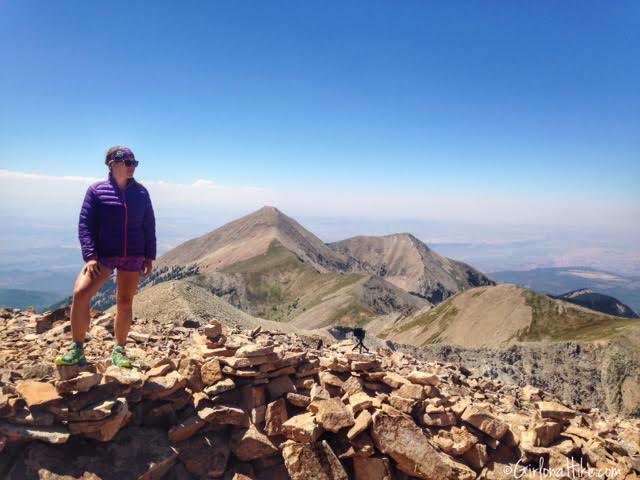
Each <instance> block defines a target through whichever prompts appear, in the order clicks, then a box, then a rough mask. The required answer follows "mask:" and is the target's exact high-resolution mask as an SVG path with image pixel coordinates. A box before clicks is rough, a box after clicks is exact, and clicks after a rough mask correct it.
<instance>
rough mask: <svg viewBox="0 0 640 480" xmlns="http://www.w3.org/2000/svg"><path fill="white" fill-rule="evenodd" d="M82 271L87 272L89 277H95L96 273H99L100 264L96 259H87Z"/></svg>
mask: <svg viewBox="0 0 640 480" xmlns="http://www.w3.org/2000/svg"><path fill="white" fill-rule="evenodd" d="M82 272H83V273H84V274H87V273H88V274H89V275H91V278H92V279H93V278H96V277H97V276H98V275H100V264H99V263H98V261H97V260H89V261H88V262H87V263H86V264H85V266H84V269H83V270H82Z"/></svg>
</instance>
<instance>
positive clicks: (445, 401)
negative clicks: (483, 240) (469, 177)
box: [0, 309, 640, 480]
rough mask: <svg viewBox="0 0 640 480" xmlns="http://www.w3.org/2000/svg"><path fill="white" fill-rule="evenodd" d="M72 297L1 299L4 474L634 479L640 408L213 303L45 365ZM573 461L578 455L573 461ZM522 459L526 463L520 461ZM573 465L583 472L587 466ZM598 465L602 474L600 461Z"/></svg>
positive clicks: (103, 319)
mask: <svg viewBox="0 0 640 480" xmlns="http://www.w3.org/2000/svg"><path fill="white" fill-rule="evenodd" d="M66 313H67V312H65V311H64V310H61V311H59V312H50V313H48V314H46V315H37V314H35V313H33V312H22V311H19V310H16V309H3V310H0V322H1V325H2V326H1V328H0V352H2V358H3V359H4V360H5V361H4V362H3V366H2V369H0V387H1V393H0V476H2V477H3V478H8V479H23V478H26V479H30V478H39V479H65V480H68V479H74V478H83V479H111V478H114V479H116V478H117V479H119V480H123V479H129V478H133V479H147V480H148V479H160V478H166V479H195V478H229V479H232V478H233V479H237V480H240V479H252V478H256V479H257V478H269V479H274V478H275V479H277V478H283V479H286V478H292V479H305V480H306V479H310V478H313V479H347V478H356V479H367V480H370V479H372V480H375V479H392V478H396V479H409V478H422V479H438V480H439V479H452V480H453V479H499V478H505V479H506V478H539V475H540V474H541V473H543V472H545V470H544V469H553V471H554V472H558V471H563V472H564V476H563V477H560V478H589V477H591V478H593V476H594V475H600V478H617V479H627V480H628V479H635V478H638V474H639V473H640V461H639V460H638V454H639V453H640V421H639V420H638V419H633V418H625V417H620V416H613V415H608V414H604V413H602V412H600V411H599V410H598V409H596V408H589V407H584V406H577V405H563V404H562V403H560V402H559V401H558V399H557V398H555V397H553V396H552V395H551V394H549V393H547V392H545V391H542V390H539V389H536V388H533V387H531V386H526V387H524V388H520V387H517V386H514V385H509V384H505V383H503V382H501V381H499V380H492V379H489V378H486V377H483V376H481V375H479V374H478V373H476V372H473V371H471V370H469V369H467V368H464V367H461V366H460V365H456V364H449V363H443V362H434V361H432V362H426V361H422V360H418V359H416V358H414V357H412V356H410V355H406V354H403V353H401V352H391V351H390V350H387V349H383V348H379V349H377V351H375V352H371V353H359V352H357V351H354V350H353V347H354V345H353V343H352V342H351V341H350V340H343V341H339V342H334V343H330V344H329V343H328V342H327V340H326V338H321V337H315V336H306V335H302V334H297V333H283V332H276V331H267V330H263V329H262V328H261V327H256V328H254V329H253V330H242V329H240V328H237V327H230V326H226V325H222V324H221V323H220V322H219V321H218V320H216V319H215V318H211V319H210V320H209V323H208V324H206V325H199V324H194V325H191V326H180V325H175V324H168V325H166V327H164V330H162V331H161V332H160V333H158V332H154V333H146V332H145V331H144V325H139V324H134V327H133V330H132V332H131V335H130V345H129V346H128V347H127V352H128V354H129V355H130V356H131V357H132V359H133V360H134V362H135V364H136V366H135V368H133V369H131V370H127V369H119V368H116V367H112V366H110V365H109V362H108V361H107V359H108V354H109V350H110V348H111V345H112V341H113V339H112V332H111V329H110V326H111V325H112V320H113V318H112V315H111V314H109V313H107V314H103V313H102V312H97V311H93V312H92V315H93V317H94V319H93V327H92V328H91V331H90V339H88V341H87V344H86V352H87V357H88V359H89V360H90V361H92V362H93V363H92V364H90V365H87V366H84V367H61V368H59V369H57V370H55V369H53V368H52V367H49V366H50V365H52V361H53V357H54V356H55V354H56V353H57V352H59V350H60V349H61V348H63V347H64V346H66V345H67V344H68V340H69V338H68V337H69V334H68V331H69V324H68V318H67V317H66ZM571 466H573V467H571ZM516 474H517V475H516ZM578 475H579V476H578ZM603 475H607V476H606V477H605V476H603Z"/></svg>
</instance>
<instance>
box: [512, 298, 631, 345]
mask: <svg viewBox="0 0 640 480" xmlns="http://www.w3.org/2000/svg"><path fill="white" fill-rule="evenodd" d="M522 295H523V297H524V299H525V302H526V304H527V305H528V306H529V307H531V310H532V321H531V326H530V327H529V328H527V329H525V330H523V331H520V332H518V334H517V335H516V340H518V341H519V342H532V341H542V340H545V341H568V340H586V341H589V340H602V339H607V338H611V337H614V336H617V335H619V334H621V333H622V332H624V331H625V330H626V329H627V328H633V327H638V326H640V324H639V323H638V321H637V320H629V319H624V318H619V317H614V316H611V315H606V314H602V313H597V312H588V311H584V310H582V309H580V308H575V307H572V306H568V305H566V304H561V303H560V302H556V301H554V300H553V299H551V298H549V297H547V296H546V295H543V294H540V293H537V292H534V291H533V290H529V289H525V290H524V291H523V293H522Z"/></svg>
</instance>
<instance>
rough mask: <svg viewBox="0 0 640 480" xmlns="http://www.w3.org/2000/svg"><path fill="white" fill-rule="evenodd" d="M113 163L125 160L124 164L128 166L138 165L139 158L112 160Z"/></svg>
mask: <svg viewBox="0 0 640 480" xmlns="http://www.w3.org/2000/svg"><path fill="white" fill-rule="evenodd" d="M111 161H112V162H113V163H122V162H124V164H125V165H126V166H127V167H137V166H138V163H140V162H138V161H137V160H111Z"/></svg>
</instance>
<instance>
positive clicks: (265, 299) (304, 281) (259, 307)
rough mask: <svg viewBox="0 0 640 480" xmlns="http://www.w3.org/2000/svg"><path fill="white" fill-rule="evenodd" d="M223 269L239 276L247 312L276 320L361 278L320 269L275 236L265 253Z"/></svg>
mask: <svg viewBox="0 0 640 480" xmlns="http://www.w3.org/2000/svg"><path fill="white" fill-rule="evenodd" d="M222 271H223V272H224V273H227V274H240V275H241V276H242V278H243V279H244V282H245V285H246V292H247V300H248V301H249V303H250V305H251V312H250V313H252V314H254V315H258V316H260V317H263V318H267V319H269V320H275V321H289V320H291V319H292V318H294V317H296V316H297V315H299V314H301V313H302V312H304V311H306V310H308V309H310V308H313V307H314V306H316V305H318V304H320V303H322V302H323V301H324V300H325V299H327V298H328V297H330V296H331V295H333V294H335V293H336V292H338V291H339V290H340V289H342V288H344V287H348V286H349V285H355V284H356V283H357V282H358V281H359V280H360V279H361V278H363V275H360V274H339V273H320V272H318V271H317V270H315V269H314V268H313V267H311V266H310V265H308V264H306V263H304V262H303V261H302V260H301V259H300V258H299V257H298V256H297V255H295V254H294V253H293V252H291V251H290V250H289V249H287V248H286V247H285V246H284V245H282V243H280V242H279V241H278V240H273V241H272V242H271V244H270V245H269V248H268V249H267V251H266V252H265V253H264V254H262V255H257V256H255V257H253V258H250V259H248V260H244V261H241V262H238V263H235V264H233V265H230V266H229V267H227V268H225V269H223V270H222Z"/></svg>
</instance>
